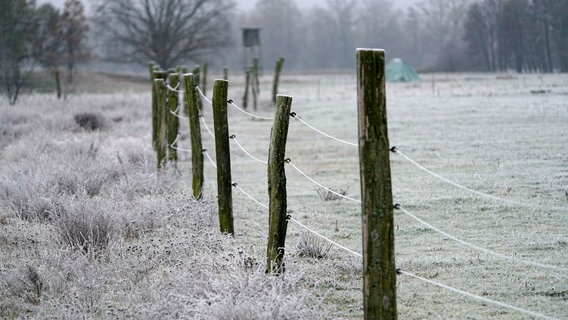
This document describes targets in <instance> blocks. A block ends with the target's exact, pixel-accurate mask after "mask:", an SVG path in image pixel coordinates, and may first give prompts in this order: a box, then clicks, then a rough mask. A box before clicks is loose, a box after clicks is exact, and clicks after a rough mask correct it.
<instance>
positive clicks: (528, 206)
mask: <svg viewBox="0 0 568 320" xmlns="http://www.w3.org/2000/svg"><path fill="white" fill-rule="evenodd" d="M392 150H393V152H394V153H398V154H400V155H401V156H402V157H403V158H404V159H406V160H407V161H408V162H410V163H412V164H413V165H415V166H416V167H417V168H419V169H421V170H423V171H425V172H427V173H428V174H430V175H432V176H433V177H435V178H437V179H439V180H442V181H444V182H446V183H448V184H450V185H452V186H454V187H456V188H459V189H462V190H465V191H467V192H470V193H472V194H476V195H478V196H481V197H484V198H488V199H491V200H494V201H498V202H502V203H506V204H509V205H512V206H516V207H526V208H531V209H537V210H541V209H543V208H544V207H541V206H535V205H531V204H528V203H522V202H518V201H515V200H508V199H503V198H500V197H496V196H493V195H490V194H487V193H484V192H481V191H477V190H474V189H470V188H468V187H466V186H463V185H461V184H459V183H457V182H454V181H452V180H449V179H447V178H444V177H442V176H441V175H439V174H437V173H435V172H433V171H431V170H429V169H427V168H425V167H424V166H422V165H421V164H419V163H418V162H416V161H414V160H412V159H411V158H410V157H408V156H407V155H405V154H404V153H402V152H401V151H400V150H399V149H398V148H393V149H392ZM547 208H549V209H553V210H559V211H568V207H567V208H564V207H550V206H548V207H547Z"/></svg>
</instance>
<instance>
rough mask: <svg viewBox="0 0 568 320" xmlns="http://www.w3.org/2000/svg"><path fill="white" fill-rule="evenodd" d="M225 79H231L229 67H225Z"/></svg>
mask: <svg viewBox="0 0 568 320" xmlns="http://www.w3.org/2000/svg"><path fill="white" fill-rule="evenodd" d="M223 80H229V68H227V67H225V68H223Z"/></svg>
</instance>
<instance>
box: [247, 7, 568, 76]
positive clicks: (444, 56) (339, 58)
mask: <svg viewBox="0 0 568 320" xmlns="http://www.w3.org/2000/svg"><path fill="white" fill-rule="evenodd" d="M395 3H396V2H395V1H393V0H357V1H356V0H327V1H326V2H325V5H323V6H320V7H316V8H313V9H311V10H309V11H304V12H302V11H301V10H300V9H299V7H298V6H297V4H296V2H295V1H290V0H259V1H258V2H257V5H256V7H255V10H253V11H252V12H251V13H249V14H246V15H244V16H243V17H242V19H241V20H243V21H244V23H246V24H248V25H255V26H259V27H261V28H262V31H261V32H262V40H263V42H264V47H263V48H265V52H266V55H265V56H266V57H274V56H278V55H283V56H285V57H287V61H290V63H289V64H288V66H290V65H291V64H292V65H294V64H295V66H296V67H298V68H346V67H352V66H353V63H354V62H353V61H354V59H353V52H354V50H355V48H357V47H376V48H384V49H386V50H387V54H388V55H389V56H390V58H393V57H401V58H403V59H404V60H406V61H408V62H410V63H411V64H413V65H414V66H416V67H417V68H418V69H420V70H423V71H472V70H474V71H506V70H516V71H518V72H552V71H554V70H558V71H561V72H566V71H568V65H567V63H568V1H566V0H422V1H419V2H418V3H417V4H416V5H414V6H411V7H409V8H407V9H404V10H402V9H399V8H397V7H396V6H395ZM290 58H292V59H290ZM266 60H267V61H265V63H270V61H268V60H269V59H266ZM287 63H288V62H287Z"/></svg>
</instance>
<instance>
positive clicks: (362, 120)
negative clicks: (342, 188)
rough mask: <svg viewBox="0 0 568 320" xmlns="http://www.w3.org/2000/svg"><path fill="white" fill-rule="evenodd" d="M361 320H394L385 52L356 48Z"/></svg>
mask: <svg viewBox="0 0 568 320" xmlns="http://www.w3.org/2000/svg"><path fill="white" fill-rule="evenodd" d="M357 104H358V110H359V111H358V114H359V121H358V122H359V162H360V173H361V202H362V224H363V248H362V249H363V295H364V297H363V305H364V319H366V320H370V319H397V307H396V265H395V259H394V258H395V254H394V224H393V201H392V186H391V173H390V159H389V148H390V146H389V139H388V132H387V112H386V89H385V52H384V50H377V49H357Z"/></svg>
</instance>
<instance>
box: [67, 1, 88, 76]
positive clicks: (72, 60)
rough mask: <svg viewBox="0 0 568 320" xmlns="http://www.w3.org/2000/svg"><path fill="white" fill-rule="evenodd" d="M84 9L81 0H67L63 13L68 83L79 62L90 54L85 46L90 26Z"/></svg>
mask: <svg viewBox="0 0 568 320" xmlns="http://www.w3.org/2000/svg"><path fill="white" fill-rule="evenodd" d="M84 11H85V8H84V7H83V4H82V3H81V1H80V0H66V1H65V4H64V6H63V12H62V14H61V38H62V42H63V47H62V49H63V53H62V58H63V62H64V63H65V65H66V67H67V82H68V84H71V83H73V73H74V71H75V66H76V65H77V62H79V61H81V60H84V59H86V58H87V57H88V56H89V54H88V52H87V51H86V48H85V38H86V35H87V31H89V26H88V25H87V19H86V18H85V13H84Z"/></svg>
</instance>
